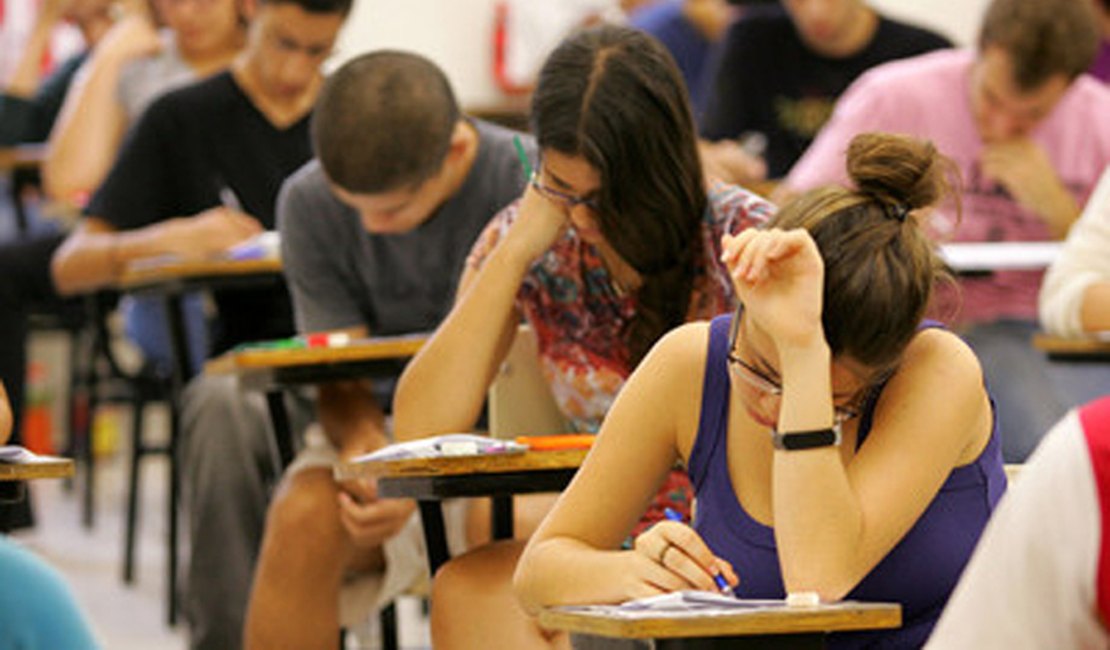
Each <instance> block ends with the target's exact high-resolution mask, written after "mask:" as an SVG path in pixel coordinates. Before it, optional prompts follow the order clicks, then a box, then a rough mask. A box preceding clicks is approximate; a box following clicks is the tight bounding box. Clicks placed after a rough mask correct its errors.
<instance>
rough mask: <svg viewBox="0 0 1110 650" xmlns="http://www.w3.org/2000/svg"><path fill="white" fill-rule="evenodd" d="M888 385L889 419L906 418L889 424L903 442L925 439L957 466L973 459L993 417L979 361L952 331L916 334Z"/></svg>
mask: <svg viewBox="0 0 1110 650" xmlns="http://www.w3.org/2000/svg"><path fill="white" fill-rule="evenodd" d="M889 388H890V389H891V390H890V391H889V392H890V393H891V394H890V398H891V399H890V401H889V404H890V405H891V406H894V408H892V409H891V413H890V414H891V416H892V418H894V419H901V418H906V419H905V420H903V421H904V422H907V425H906V426H896V427H893V429H896V430H901V431H902V432H903V433H905V434H906V438H905V439H904V441H906V440H910V439H912V440H914V441H915V442H913V443H912V444H920V443H924V441H926V440H928V441H929V443H928V444H929V445H930V446H931V447H932V451H933V452H936V453H940V454H941V455H942V456H947V457H948V458H949V461H948V462H952V463H953V464H956V465H958V464H963V463H965V462H969V461H970V460H973V459H974V458H976V457H977V456H978V455H979V453H980V452H981V451H982V448H983V447H984V446H985V445H986V444H987V442H988V441H989V439H990V434H991V429H992V426H991V423H992V416H991V408H990V400H989V399H988V396H987V389H986V386H985V384H984V382H983V372H982V369H981V368H980V365H979V360H978V358H977V357H976V356H975V353H974V352H972V351H971V348H969V347H968V346H967V344H966V343H964V342H963V340H962V339H960V337H958V336H956V335H955V334H953V333H952V332H949V331H947V330H943V329H939V328H929V329H926V330H922V331H920V332H918V333H917V335H915V336H914V338H913V340H912V341H911V342H910V345H909V347H907V349H906V352H905V355H904V357H903V359H902V364H901V366H900V367H899V369H898V372H897V374H896V375H895V377H894V379H893V380H892V381H891V385H890V387H889ZM884 392H886V391H884ZM884 410H886V409H884ZM884 415H885V414H884ZM922 430H927V431H928V435H927V436H926V435H924V432H923V431H922ZM907 444H909V443H907ZM944 449H947V450H948V452H947V453H946V452H944V451H943V450H944ZM922 451H923V452H924V451H925V450H922ZM949 454H951V455H949Z"/></svg>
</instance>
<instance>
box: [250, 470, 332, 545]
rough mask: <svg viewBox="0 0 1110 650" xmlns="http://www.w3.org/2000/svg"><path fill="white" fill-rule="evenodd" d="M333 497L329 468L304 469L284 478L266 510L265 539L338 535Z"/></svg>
mask: <svg viewBox="0 0 1110 650" xmlns="http://www.w3.org/2000/svg"><path fill="white" fill-rule="evenodd" d="M337 493H338V488H337V487H336V485H335V480H334V479H333V478H332V474H331V470H330V469H329V468H326V467H319V468H312V469H306V470H302V471H299V472H297V473H296V474H294V475H292V476H287V477H286V478H285V480H283V481H282V483H281V486H280V487H279V489H278V491H277V494H275V495H274V501H273V503H272V504H271V506H270V511H269V514H268V515H267V518H266V528H267V531H268V532H267V536H268V537H271V538H274V537H277V538H278V539H290V538H294V539H301V538H304V537H314V538H315V537H319V536H322V535H324V534H326V533H327V532H328V531H339V530H340V528H339V515H338V506H337V504H336V495H337Z"/></svg>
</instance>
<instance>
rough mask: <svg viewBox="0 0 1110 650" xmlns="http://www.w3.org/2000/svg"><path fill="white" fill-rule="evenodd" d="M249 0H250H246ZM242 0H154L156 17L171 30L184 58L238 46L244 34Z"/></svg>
mask: <svg viewBox="0 0 1110 650" xmlns="http://www.w3.org/2000/svg"><path fill="white" fill-rule="evenodd" d="M248 1H249V0H248ZM247 4H248V3H247V2H244V1H243V0H154V8H155V9H156V10H157V13H158V16H159V18H161V20H162V22H163V23H164V24H165V26H166V27H168V28H169V29H170V30H172V31H173V33H174V39H175V41H176V44H177V48H178V49H179V50H180V51H181V53H182V55H184V56H185V58H186V59H200V58H204V57H207V56H211V55H214V54H216V53H219V52H222V51H226V50H229V49H232V48H237V47H238V46H239V45H241V43H242V39H243V35H244V17H245V15H246V14H247V13H249V12H250V8H249V7H248V6H247Z"/></svg>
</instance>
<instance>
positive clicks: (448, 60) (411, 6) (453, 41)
mask: <svg viewBox="0 0 1110 650" xmlns="http://www.w3.org/2000/svg"><path fill="white" fill-rule="evenodd" d="M540 1H547V2H550V1H558V0H540ZM494 3H495V0H354V10H353V11H352V13H351V16H350V17H349V18H348V19H347V25H346V27H345V28H344V30H343V33H342V34H341V35H340V38H339V46H338V47H339V51H338V52H337V56H336V57H335V59H334V61H333V62H332V63H334V64H335V65H336V66H338V65H339V64H342V63H343V61H346V60H347V59H349V58H351V57H353V56H355V55H357V54H360V53H362V52H365V51H367V50H371V49H380V48H396V49H405V50H413V51H416V52H419V53H421V54H423V55H425V56H427V57H428V58H430V59H431V60H433V61H435V62H436V64H438V65H439V66H440V67H441V68H443V70H444V71H445V72H446V73H447V76H448V78H450V80H451V83H452V85H453V86H454V88H455V93H456V94H457V95H458V97H459V101H460V102H461V103H462V104H463V106H474V105H480V104H486V105H488V104H492V103H495V102H496V101H498V99H499V98H500V93H499V91H498V90H497V87H496V86H495V85H494V82H493V74H492V64H491V61H492V58H493V57H492V48H493V45H492V43H493V39H492V33H493V8H494Z"/></svg>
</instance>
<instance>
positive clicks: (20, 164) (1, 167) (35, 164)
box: [0, 144, 46, 172]
mask: <svg viewBox="0 0 1110 650" xmlns="http://www.w3.org/2000/svg"><path fill="white" fill-rule="evenodd" d="M44 160H46V145H45V144H20V145H16V146H14V147H0V171H3V172H14V171H17V170H38V169H39V168H40V167H41V166H42V163H43V161H44Z"/></svg>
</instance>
